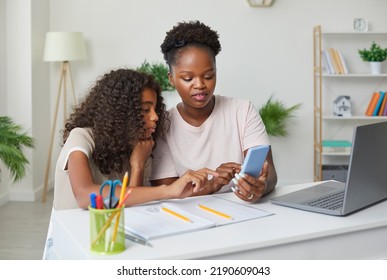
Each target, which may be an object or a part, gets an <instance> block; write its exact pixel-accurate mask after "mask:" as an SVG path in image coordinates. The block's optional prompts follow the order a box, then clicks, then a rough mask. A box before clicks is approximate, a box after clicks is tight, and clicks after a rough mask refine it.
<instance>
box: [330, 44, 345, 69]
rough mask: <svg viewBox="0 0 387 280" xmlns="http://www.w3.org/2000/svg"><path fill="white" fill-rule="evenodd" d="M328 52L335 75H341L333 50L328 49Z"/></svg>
mask: <svg viewBox="0 0 387 280" xmlns="http://www.w3.org/2000/svg"><path fill="white" fill-rule="evenodd" d="M328 51H329V55H330V57H331V61H332V64H333V68H334V69H335V73H336V74H343V73H342V72H341V70H340V66H339V61H338V59H337V56H336V53H335V50H334V49H333V48H329V49H328Z"/></svg>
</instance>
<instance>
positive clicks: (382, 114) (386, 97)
mask: <svg viewBox="0 0 387 280" xmlns="http://www.w3.org/2000/svg"><path fill="white" fill-rule="evenodd" d="M386 101H387V94H386V92H384V97H383V101H382V105H381V106H380V109H379V112H378V116H379V117H381V116H385V115H384V111H385V110H386ZM386 113H387V112H386Z"/></svg>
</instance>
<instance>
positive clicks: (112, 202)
mask: <svg viewBox="0 0 387 280" xmlns="http://www.w3.org/2000/svg"><path fill="white" fill-rule="evenodd" d="M117 185H121V181H120V180H115V181H114V182H113V181H111V180H107V181H105V182H104V183H103V184H102V186H101V188H100V189H99V192H100V194H101V195H102V191H103V188H104V187H105V186H109V193H108V196H107V197H105V198H104V199H103V202H104V205H105V208H107V209H112V208H115V207H116V206H117V204H118V198H117V197H116V196H115V193H116V186H117Z"/></svg>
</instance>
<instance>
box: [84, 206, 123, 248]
mask: <svg viewBox="0 0 387 280" xmlns="http://www.w3.org/2000/svg"><path fill="white" fill-rule="evenodd" d="M124 209H125V207H121V208H114V209H95V208H92V207H91V206H89V212H90V250H91V251H92V252H93V253H97V254H102V255H112V254H117V253H120V252H122V251H124V250H125V227H124V221H125V217H124V213H125V211H124Z"/></svg>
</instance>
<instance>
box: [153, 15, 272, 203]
mask: <svg viewBox="0 0 387 280" xmlns="http://www.w3.org/2000/svg"><path fill="white" fill-rule="evenodd" d="M220 50H221V46H220V42H219V39H218V34H217V32H215V31H213V30H211V28H210V27H208V26H206V25H205V24H203V23H201V22H199V21H191V22H180V23H178V24H177V25H176V26H174V27H173V28H172V29H171V30H170V31H168V32H167V34H166V37H165V39H164V42H163V43H162V44H161V51H162V53H163V55H164V59H165V61H166V63H167V64H168V66H169V70H170V72H169V73H168V76H169V81H170V83H171V85H172V86H173V87H174V88H175V89H176V91H177V92H178V93H179V95H180V97H181V100H182V102H181V103H179V104H177V106H175V107H174V108H171V109H170V110H169V119H170V121H171V128H170V130H169V131H168V133H167V135H166V140H165V141H164V140H161V139H160V140H158V141H157V147H156V149H155V151H154V158H153V163H152V173H151V176H150V180H151V182H152V184H154V185H160V184H170V183H171V182H173V181H174V180H176V179H177V178H179V177H180V176H182V174H184V172H186V171H187V170H195V169H197V168H198V167H199V168H201V167H207V168H210V169H214V170H216V172H217V173H218V174H219V176H217V177H213V178H212V179H211V180H209V181H208V182H207V184H206V185H205V187H204V188H203V189H202V190H201V191H200V192H199V193H196V194H199V195H202V194H210V193H214V192H218V191H220V190H221V189H222V190H224V189H226V188H227V187H230V186H231V187H232V189H233V190H234V193H235V194H236V195H237V196H238V197H239V198H241V199H242V200H245V201H249V202H256V201H258V200H259V199H260V198H261V197H262V196H263V195H265V194H267V193H269V192H271V191H272V190H273V189H274V187H275V185H276V183H277V174H276V170H275V167H274V163H273V157H272V153H271V150H270V151H269V153H268V155H267V158H266V161H265V163H264V165H263V168H262V172H261V174H260V175H259V177H258V178H254V177H252V176H249V175H247V174H242V173H240V170H241V163H242V162H243V159H244V157H245V155H246V153H247V150H248V149H249V148H251V147H254V146H259V145H269V144H270V142H269V138H268V136H267V133H266V129H265V125H264V124H263V122H262V119H261V117H260V116H259V114H258V112H257V110H256V109H255V108H254V106H253V105H252V103H251V102H249V101H245V100H240V99H236V98H232V97H225V96H220V95H214V91H215V86H216V59H215V57H216V55H217V54H218V53H219V52H220ZM226 186H227V187H226Z"/></svg>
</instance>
